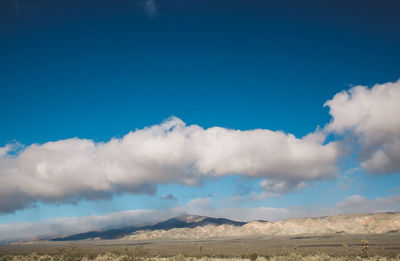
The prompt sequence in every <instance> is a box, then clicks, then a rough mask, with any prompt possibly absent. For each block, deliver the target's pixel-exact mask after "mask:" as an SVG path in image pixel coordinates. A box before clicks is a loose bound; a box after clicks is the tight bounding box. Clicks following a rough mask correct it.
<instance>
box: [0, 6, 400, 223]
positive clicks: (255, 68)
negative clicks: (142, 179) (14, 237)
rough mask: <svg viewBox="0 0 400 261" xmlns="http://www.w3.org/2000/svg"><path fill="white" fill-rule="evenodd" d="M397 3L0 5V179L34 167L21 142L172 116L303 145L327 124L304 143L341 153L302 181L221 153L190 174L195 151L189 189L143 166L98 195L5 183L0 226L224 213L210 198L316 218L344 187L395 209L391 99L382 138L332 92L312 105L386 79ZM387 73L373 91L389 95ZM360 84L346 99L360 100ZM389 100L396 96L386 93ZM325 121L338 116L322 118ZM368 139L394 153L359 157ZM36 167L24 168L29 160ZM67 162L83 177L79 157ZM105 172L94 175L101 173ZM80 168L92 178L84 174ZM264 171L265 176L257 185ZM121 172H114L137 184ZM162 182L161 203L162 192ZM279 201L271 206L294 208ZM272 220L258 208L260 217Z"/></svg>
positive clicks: (395, 68) (395, 39)
mask: <svg viewBox="0 0 400 261" xmlns="http://www.w3.org/2000/svg"><path fill="white" fill-rule="evenodd" d="M399 7H400V6H399V3H395V2H394V1H384V2H377V1H351V3H349V1H335V2H330V3H326V2H320V1H308V2H306V3H299V2H298V1H268V2H264V1H246V2H244V1H193V0H188V1H183V0H176V1H157V0H154V1H152V0H124V1H118V2H115V1H107V0H101V1H95V2H94V1H72V2H71V1H57V2H49V1H28V0H6V1H2V2H1V3H0V20H1V22H0V57H1V60H0V72H1V77H0V97H1V102H0V119H1V128H0V129H1V130H0V147H4V148H6V147H7V146H9V144H16V143H18V144H20V145H18V149H17V150H15V148H13V149H7V150H6V152H5V153H4V154H3V156H2V154H1V150H0V156H2V157H3V158H4V159H6V158H7V159H11V160H3V161H4V162H6V163H0V164H3V165H1V168H2V169H1V170H0V171H1V172H0V175H2V176H3V178H2V180H3V181H5V184H8V183H7V182H9V184H16V183H10V182H11V179H13V177H15V176H12V175H10V174H9V172H8V171H9V169H10V168H9V164H11V165H12V166H14V169H17V172H18V171H19V172H20V173H23V175H25V174H26V173H28V174H26V175H31V176H29V177H31V178H32V177H33V178H32V180H33V181H35V178H34V177H35V176H34V175H36V174H32V173H34V172H29V171H30V170H29V169H28V167H26V166H27V165H24V164H28V163H26V162H25V161H23V160H24V156H23V155H22V154H23V152H24V151H26V150H27V148H29V147H30V146H31V145H32V144H39V145H37V146H39V147H40V146H41V145H43V144H46V143H47V142H57V141H62V140H65V139H71V138H76V140H78V142H77V144H76V145H71V146H79V144H81V143H82V140H91V141H93V142H94V143H107V142H109V141H110V140H111V139H112V138H116V139H122V138H123V137H124V136H125V135H127V134H128V133H129V132H130V131H133V132H135V130H141V129H143V128H148V127H151V126H161V125H162V124H163V123H166V122H167V123H168V121H169V120H168V119H171V118H170V117H172V116H175V117H177V118H178V119H180V120H181V121H183V122H184V123H185V124H186V125H185V126H186V127H188V126H192V125H196V126H200V127H201V128H203V130H207V129H208V128H211V127H221V128H224V130H228V131H227V133H228V134H229V135H231V134H232V133H231V132H229V130H242V131H245V130H248V131H253V130H255V129H263V130H270V131H274V132H275V131H282V132H283V133H285V134H288V133H290V134H293V135H294V136H295V137H296V138H298V139H301V141H303V140H302V138H303V137H304V136H306V135H307V134H310V133H314V131H315V130H316V129H317V127H318V126H320V128H321V129H324V128H325V129H326V130H325V129H324V131H322V132H324V134H323V135H325V136H326V137H325V138H326V139H325V140H324V141H323V142H322V143H321V142H320V143H318V142H317V144H318V146H321V148H319V149H321V150H323V151H325V149H326V146H325V145H327V144H328V143H329V142H333V143H335V144H336V143H338V142H339V141H342V142H344V144H345V145H346V148H347V151H346V153H344V152H343V151H340V152H338V151H339V149H337V150H338V151H337V153H338V155H336V154H335V155H336V156H334V157H333V159H332V160H331V159H329V160H327V162H328V163H327V164H330V165H329V166H328V167H332V166H333V165H334V166H336V168H337V169H336V171H335V173H333V174H332V173H331V172H329V173H328V172H327V173H324V172H323V171H322V172H321V171H320V172H318V174H316V175H317V177H316V178H310V177H309V176H306V175H305V174H304V175H303V174H298V173H297V172H294V173H295V174H293V175H298V176H293V175H292V174H290V173H289V172H290V170H286V169H285V170H280V169H279V170H275V169H274V170H270V169H269V165H268V166H264V165H263V166H260V168H261V169H257V170H254V172H251V171H250V172H249V173H248V174H246V173H244V172H240V171H239V172H236V169H234V171H232V173H229V170H225V169H223V170H221V169H220V168H221V166H220V165H218V166H214V165H213V166H212V167H210V168H211V171H210V172H207V171H205V172H204V171H202V169H203V167H204V168H206V167H205V165H204V166H203V165H201V164H202V161H201V162H200V161H195V163H193V164H194V165H195V167H194V168H196V170H195V171H199V172H201V173H202V174H201V175H200V177H196V182H195V183H196V184H195V185H193V184H189V183H187V182H186V183H185V182H184V181H182V180H180V179H179V177H175V176H174V178H171V179H168V178H166V179H165V180H163V181H160V180H159V179H160V177H159V176H157V177H156V178H154V180H157V181H154V182H153V183H152V181H148V180H147V181H146V183H143V184H144V185H146V186H148V185H149V184H150V186H154V188H153V190H146V189H147V187H146V189H145V192H144V193H141V192H139V193H138V192H137V191H135V192H134V193H132V191H133V190H135V189H141V187H135V188H134V189H133V190H132V188H129V189H128V188H125V187H124V186H125V183H112V182H111V184H112V186H115V187H112V189H111V190H110V191H109V190H107V191H106V192H104V191H102V192H99V193H100V194H101V193H103V192H104V193H105V194H107V195H106V196H104V197H106V199H103V198H104V197H102V196H98V195H97V194H96V193H97V192H98V190H97V188H96V189H94V192H93V191H92V190H90V191H88V190H87V188H86V187H85V188H84V189H83V190H82V191H83V192H82V191H81V190H76V191H75V190H73V189H72V188H71V190H68V191H67V190H66V192H65V194H63V193H61V194H62V195H61V194H60V195H58V194H57V192H54V191H53V192H51V193H55V194H54V195H56V194H57V195H56V196H54V195H53V194H52V195H51V196H49V195H50V194H46V195H44V194H43V195H42V194H40V193H38V192H32V191H30V190H29V189H28V190H24V189H23V188H21V187H19V186H18V185H15V187H11V188H9V191H8V192H3V193H4V195H3V196H2V197H3V199H2V200H3V201H5V200H9V198H8V197H11V196H10V195H13V197H15V196H16V195H25V196H26V197H27V198H28V199H26V200H27V201H26V202H28V203H27V204H25V205H24V204H22V205H21V206H17V205H16V206H11V207H10V208H8V210H4V211H2V213H1V214H0V224H18V223H24V222H43V221H45V220H47V219H50V218H59V217H76V216H81V217H84V216H90V215H107V214H109V213H111V212H119V211H127V210H131V209H174V208H180V207H182V208H186V209H188V210H191V211H192V212H196V213H199V214H211V215H223V214H224V213H228V212H218V211H217V210H218V209H221V208H231V209H235V208H254V209H257V208H262V207H268V208H274V209H292V208H304V209H307V208H319V209H322V210H321V212H318V213H315V215H318V214H321V213H322V214H323V209H324V207H329V206H331V207H332V208H334V207H335V206H336V205H337V204H338V203H339V202H342V201H344V200H348V199H349V198H350V199H354V196H358V197H359V198H357V199H358V200H361V201H362V202H364V201H368V200H369V201H371V202H375V201H374V200H377V198H385V199H386V198H388V199H392V200H391V201H390V200H389V201H390V202H392V203H390V204H389V203H388V205H387V206H385V207H386V208H385V209H390V210H398V209H399V207H400V203H399V200H398V198H397V197H398V195H399V188H400V175H399V168H398V167H397V165H396V164H394V163H393V162H394V160H393V159H396V158H397V157H398V156H397V155H398V154H397V151H396V150H395V148H394V149H393V148H389V149H387V147H388V146H389V145H388V144H395V143H396V142H397V141H398V140H399V136H398V134H396V133H400V129H399V125H396V124H397V123H396V122H397V119H396V118H398V117H399V116H398V115H397V114H398V110H396V109H398V107H396V106H394V107H390V108H386V109H384V110H383V111H385V112H390V113H391V114H390V116H388V114H387V113H386V114H384V115H385V116H387V117H389V118H388V119H387V121H389V122H394V123H393V124H392V125H390V124H388V125H387V126H386V125H384V126H383V127H382V128H381V129H384V130H382V133H379V134H382V135H383V136H382V137H381V138H380V139H378V138H376V139H375V138H371V137H375V136H374V135H372V133H373V134H376V132H373V131H372V129H373V130H374V131H375V129H374V126H375V125H373V124H375V123H371V124H369V125H368V124H367V125H368V126H365V125H363V124H362V122H361V121H358V122H354V123H351V124H350V123H349V124H350V125H351V126H350V125H349V124H348V125H346V126H347V127H346V126H345V127H343V126H342V124H341V122H342V119H344V118H345V117H346V115H351V112H338V114H337V115H335V116H334V115H332V114H330V113H329V109H332V108H333V107H335V108H338V109H339V108H341V107H342V105H337V104H336V103H335V102H336V100H335V102H334V104H332V105H331V106H325V107H324V104H325V102H327V101H328V100H333V98H334V96H335V94H337V93H339V92H341V91H342V90H350V89H351V88H353V87H354V86H358V85H361V86H367V87H365V88H367V90H369V91H368V92H371V93H373V91H372V90H373V88H375V87H374V86H376V85H375V84H381V86H389V85H390V83H391V82H395V83H396V82H397V80H398V79H399V78H400V70H399V68H400V48H399V46H400V34H399V33H398V28H399V27H400V19H399V18H398V10H399ZM396 84H397V85H396ZM396 84H395V85H394V87H393V86H392V87H385V88H392V89H393V90H394V91H393V92H396V93H398V91H397V89H399V88H400V87H398V85H399V83H398V82H397V83H396ZM390 86H391V85H390ZM376 88H377V89H378V87H376ZM362 95H364V94H362V93H361V94H360V95H359V96H357V97H359V99H360V100H361V99H363V97H364V96H362ZM365 95H366V96H365V97H369V98H366V99H369V101H370V103H371V104H372V105H375V104H377V105H376V106H372V108H373V110H376V111H380V110H378V109H376V108H377V106H379V104H381V105H382V104H383V105H382V106H383V107H384V106H386V105H385V104H389V103H390V101H388V102H385V101H384V102H378V101H376V102H375V100H374V97H371V95H369V94H368V93H367V94H365ZM365 97H364V98H365ZM387 97H388V99H389V100H390V99H391V101H393V99H395V98H393V97H394V96H393V93H389V94H387ZM353 98H354V100H356V99H358V98H356V95H354V96H353ZM349 104H350V103H349ZM353 105H354V104H353ZM353 105H349V107H345V106H344V107H345V108H348V109H349V110H354V111H357V109H356V108H355V107H356V106H357V104H355V105H354V106H353ZM373 112H374V111H373ZM373 112H372V113H373ZM377 113H378V112H377ZM396 113H397V114H396ZM374 115H375V116H376V117H377V118H379V115H378V114H374ZM367 116H368V115H367ZM375 116H374V117H375ZM172 119H175V118H172ZM333 120H337V124H331V125H329V123H330V122H331V121H333ZM360 122H361V123H360ZM174 126H180V125H179V123H177V125H174ZM360 126H361V127H360ZM371 126H372V127H371ZM379 126H381V125H379ZM385 128H386V129H385ZM360 129H361V130H360ZM317 132H318V131H317ZM200 133H203V131H201V130H200ZM204 133H205V134H204V135H208V134H207V133H208V132H207V131H205V132H204ZM349 133H350V134H349ZM228 134H227V135H228ZM242 134H243V133H242ZM242 134H240V135H242ZM201 135H202V134H201ZM221 135H224V134H221ZM232 135H233V134H232ZM240 135H239V136H240ZM243 135H247V134H243ZM240 137H242V136H240ZM240 137H237V139H241V138H240ZM246 137H247V136H246ZM285 137H286V136H285ZM354 137H356V138H354ZM357 137H358V138H357ZM244 139H247V138H244ZM354 140H356V141H354ZM371 140H372V141H371ZM370 143H374V144H375V145H374V146H373V147H371V146H372V145H370ZM172 144H173V143H172ZM22 145H23V146H22ZM220 145H221V144H219V145H218V144H217V145H216V147H218V146H220ZM266 145H267V146H268V144H266ZM314 145H315V144H314ZM221 146H222V148H224V147H223V145H221ZM237 146H239V148H242V147H241V146H247V145H243V144H242V143H239V145H237ZM315 146H317V145H315ZM385 146H386V147H385ZM196 148H197V147H196ZM218 148H219V147H218ZM246 148H247V147H246ZM39 150H40V149H39ZM60 150H64V148H60ZM171 150H173V149H171ZM371 150H372V151H379V150H382V151H383V153H386V154H385V155H389V156H388V157H389V158H390V159H392V161H391V162H389V163H387V164H386V165H385V166H383V167H382V165H379V164H381V163H379V164H378V165H376V164H375V163H376V162H375V163H373V165H371V164H372V163H371V164H370V165H368V164H369V163H368V160H369V159H371V158H372V157H373V156H371V155H370V154H369V153H370V151H371ZM28 151H29V150H28ZM196 151H197V149H196ZM38 153H41V152H40V151H39V152H38ZM118 153H121V151H119V152H118ZM135 153H137V152H135ZM220 153H221V152H220ZM302 153H304V154H307V153H308V151H302ZM327 153H328V152H327ZM329 153H331V152H329ZM332 153H334V152H332ZM335 153H336V148H335ZM390 153H391V154H390ZM317 154H319V153H317ZM339 154H340V155H339ZM68 155H69V154H68ZM107 155H108V154H107ZM110 155H111V154H110ZM122 155H124V154H122ZM135 155H136V154H135ZM196 155H197V154H196ZM259 155H260V153H258V154H257V157H258V156H259ZM307 155H308V154H307ZM327 155H328V154H327ZM329 155H331V154H329ZM261 156H262V151H261ZM32 157H33V156H32ZM282 157H284V156H282ZM46 159H47V158H46V156H44V158H42V160H44V161H45V160H46ZM240 159H241V158H240V157H239V158H237V159H236V160H237V161H235V162H238V161H240ZM250 159H251V158H250ZM57 160H61V161H62V160H63V158H61V159H57ZM224 160H226V159H224ZM296 160H297V159H296ZM296 160H295V161H296ZM3 161H1V162H3ZM14 161H15V162H17V161H18V163H13V162H14ZM9 162H11V163H9ZM24 162H25V163H24ZM57 162H59V161H57ZM199 162H200V163H199ZM235 162H233V164H232V165H235ZM332 162H334V163H335V164H333V165H332ZM39 163H40V162H34V163H32V164H39ZM320 163H321V161H319V163H318V162H317V163H316V162H314V163H313V164H320ZM364 163H365V164H364ZM7 164H8V165H7ZM13 164H15V165H13ZM174 164H175V162H174ZM196 164H197V165H196ZM321 164H322V163H321ZM363 164H364V165H363ZM374 164H375V165H374ZM382 164H383V163H382ZM24 166H25V167H26V168H25V167H24ZM29 166H30V165H29ZM35 166H36V167H35V168H33V169H36V170H37V169H38V166H39V165H35ZM174 166H175V165H174ZM191 166H192V165H191ZM207 166H209V165H207ZM313 166H314V165H313ZM376 166H379V167H380V169H381V170H384V171H379V170H377V167H376ZM114 167H115V166H114ZM117 167H118V166H117ZM223 167H224V166H222V168H223ZM197 168H198V169H197ZM232 168H233V167H232ZM255 168H257V167H255ZM274 168H275V167H274ZM305 168H306V167H305ZM321 168H322V167H321ZM79 169H80V170H82V175H85V167H84V166H81V167H79ZM237 169H238V170H241V168H237ZM24 171H25V172H26V173H25V172H24ZM157 171H158V170H157ZM19 172H18V173H19ZM39 172H40V171H39V170H38V173H39ZM128 172H129V171H128ZM245 172H246V171H245ZM305 172H307V170H305ZM382 172H383V173H382ZM29 173H30V174H29ZM35 173H36V172H35ZM146 173H147V172H146ZM149 173H150V172H149ZM157 173H158V172H157ZM210 173H211V174H210ZM287 173H289V174H287ZM39 174H40V173H39ZM32 175H33V176H32ZM46 175H49V177H47V178H49V179H48V180H47V179H46V181H45V182H44V181H43V182H44V183H43V184H47V185H48V184H52V183H51V182H52V180H53V177H54V176H52V175H56V174H54V173H52V172H51V171H50V172H46ZM91 175H92V174H91ZM107 175H109V174H107ZM126 175H135V173H127V174H126ZM146 175H150V174H146ZM157 175H164V174H163V172H162V171H161V172H159V173H158V174H157ZM168 175H169V174H168ZM171 175H175V174H171ZM177 175H178V174H177ZM184 175H186V174H184ZM279 175H280V176H279ZM107 177H108V179H107V181H109V180H112V179H113V178H110V177H109V176H107ZM93 179H94V180H96V182H97V176H96V175H95V174H93ZM150 180H153V179H150ZM268 180H270V181H271V180H272V182H275V181H276V182H284V183H282V184H283V185H282V186H283V187H281V190H280V191H279V192H278V191H275V189H277V187H279V184H277V183H273V184H270V183H268V182H269V181H268ZM263 181H265V182H267V184H264V183H263V184H264V185H265V186H264V187H263V186H262V185H260V184H261V183H262V182H263ZM13 182H14V181H13ZM40 182H42V181H40ZM40 182H39V181H38V184H39V183H40ZM47 182H50V183H47ZM99 182H100V181H99ZM132 182H133V181H132ZM135 182H136V181H135ZM135 182H133V183H129V182H128V183H129V184H130V185H132V186H139V185H138V183H135ZM149 182H150V183H149ZM40 184H41V185H43V184H42V183H40ZM140 184H141V185H140V186H142V185H143V184H142V183H140ZM268 184H269V185H268ZM47 185H46V186H47ZM144 185H143V186H144ZM38 186H39V185H38ZM271 186H273V187H271ZM263 188H264V189H263ZM268 190H269V191H268ZM19 191H21V193H19ZM271 191H272V192H271ZM92 192H93V193H94V194H96V195H94V194H93V195H92V194H91V193H92ZM49 193H50V192H49ZM74 193H75V194H74ZM80 193H83V194H80ZM85 193H86V194H85ZM88 193H89V194H90V195H89V194H88ZM169 194H171V195H172V196H173V199H169V200H168V199H163V197H166V196H167V195H169ZM88 195H89V196H88ZM21 197H24V196H21ZM351 197H353V198H351ZM21 200H22V201H23V202H25V201H24V200H25V198H24V199H21ZM361 201H359V203H360V202H361ZM26 202H25V203H26ZM71 202H72V203H71ZM346 202H347V201H346ZM3 203H4V202H3ZM7 204H8V203H7ZM7 204H6V203H4V204H3V205H4V206H5V205H7ZM196 204H197V205H196ZM372 205H373V206H375V205H374V204H372ZM7 206H8V205H7ZM4 209H6V208H5V207H4ZM353 209H355V211H359V212H363V211H375V210H376V211H379V210H381V209H376V208H373V207H371V208H369V209H367V210H365V209H359V210H358V209H357V208H353ZM336 212H337V213H341V212H346V211H344V210H337V211H336ZM336 212H335V211H333V210H332V213H336ZM229 213H231V212H229ZM293 213H294V214H290V215H287V216H279V218H280V217H281V218H288V217H291V216H296V215H297V216H298V215H304V213H306V212H293ZM329 213H330V212H329ZM229 215H230V214H229ZM229 215H228V214H227V216H229ZM229 217H231V218H237V219H250V218H254V217H255V216H249V217H243V216H240V215H237V216H235V215H230V216H229ZM274 217H275V216H272V215H269V212H268V213H266V214H265V215H262V216H260V217H259V219H273V218H274Z"/></svg>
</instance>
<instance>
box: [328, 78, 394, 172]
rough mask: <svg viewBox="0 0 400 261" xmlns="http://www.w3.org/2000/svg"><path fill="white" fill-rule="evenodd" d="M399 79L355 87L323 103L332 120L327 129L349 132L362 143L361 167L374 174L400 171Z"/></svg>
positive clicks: (343, 132) (340, 132) (343, 133)
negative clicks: (369, 86) (368, 86)
mask: <svg viewBox="0 0 400 261" xmlns="http://www.w3.org/2000/svg"><path fill="white" fill-rule="evenodd" d="M399 101H400V80H399V81H397V82H388V83H384V84H376V85H375V86H373V87H372V88H367V87H365V86H356V87H353V88H351V89H350V90H349V91H342V92H340V93H338V94H336V95H335V96H334V97H333V99H332V100H329V101H327V102H326V103H325V106H329V108H330V114H331V115H332V117H333V120H332V122H331V123H330V124H329V125H328V126H327V128H326V130H328V131H332V132H336V133H338V134H341V135H347V134H352V135H355V137H357V139H358V142H359V143H360V145H361V151H360V154H359V158H360V160H361V166H362V167H363V168H364V169H366V170H368V171H370V172H374V173H394V172H398V171H400V102H399Z"/></svg>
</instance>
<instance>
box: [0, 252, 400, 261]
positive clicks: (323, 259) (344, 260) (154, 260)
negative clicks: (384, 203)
mask: <svg viewBox="0 0 400 261" xmlns="http://www.w3.org/2000/svg"><path fill="white" fill-rule="evenodd" d="M0 260H1V261H3V260H4V261H6V260H13V261H19V260H21V261H22V260H24V261H25V260H26V261H28V260H35V261H36V260H37V261H53V260H54V261H56V260H57V261H61V260H68V261H69V260H81V261H89V260H96V261H106V260H107V261H108V260H110V261H112V260H118V261H128V260H134V261H195V260H196V261H249V260H250V261H328V260H332V261H363V260H369V261H392V260H393V261H395V260H396V261H398V260H400V259H399V257H398V256H397V257H394V258H387V257H381V256H375V257H370V258H362V257H359V256H344V257H331V256H329V255H326V254H318V255H310V256H301V255H299V254H288V255H284V256H272V257H259V256H257V255H250V256H249V257H248V258H244V257H241V258H216V257H200V258H199V257H184V256H182V255H179V256H174V257H168V258H166V257H137V256H132V255H130V254H129V253H127V254H124V253H118V252H107V253H104V254H100V255H98V256H89V255H86V256H83V257H81V256H74V255H71V254H66V255H65V254H57V255H52V256H51V255H37V254H35V253H33V254H31V255H25V256H22V255H5V256H2V257H0Z"/></svg>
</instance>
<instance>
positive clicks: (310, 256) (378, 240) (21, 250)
mask: <svg viewBox="0 0 400 261" xmlns="http://www.w3.org/2000/svg"><path fill="white" fill-rule="evenodd" d="M399 254H400V233H389V234H376V235H320V236H309V235H303V236H292V237H287V236H286V237H248V238H211V239H190V240H189V239H184V240H183V239H182V240H177V239H174V240H173V239H157V240H154V239H153V240H141V241H140V240H122V239H119V240H82V241H70V242H54V241H35V242H29V243H21V244H13V245H4V246H0V257H1V258H2V259H0V260H136V261H194V260H203V261H219V260H223V261H228V260H237V261H238V260H239V261H240V260H246V259H247V260H249V258H250V257H251V259H252V261H254V258H255V257H258V259H257V261H263V260H266V258H268V259H269V260H274V261H285V260H294V261H296V260H328V259H331V260H360V257H362V258H368V257H369V258H373V259H374V260H381V261H382V260H386V259H397V260H398V255H399ZM219 258H224V259H219ZM225 258H226V259H225ZM232 258H233V259H232ZM263 258H264V259H263Z"/></svg>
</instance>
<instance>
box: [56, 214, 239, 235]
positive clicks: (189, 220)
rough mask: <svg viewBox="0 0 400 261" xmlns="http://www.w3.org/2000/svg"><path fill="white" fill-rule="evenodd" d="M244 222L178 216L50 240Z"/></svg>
mask: <svg viewBox="0 0 400 261" xmlns="http://www.w3.org/2000/svg"><path fill="white" fill-rule="evenodd" d="M245 224H246V222H239V221H234V220H230V219H226V218H211V217H204V216H180V217H175V218H171V219H168V220H166V221H163V222H160V223H157V224H154V225H147V226H141V227H135V226H129V227H123V228H118V229H110V230H105V231H90V232H85V233H79V234H75V235H70V236H66V237H59V238H54V239H51V240H52V241H75V240H84V239H91V238H100V239H116V238H122V237H124V236H126V235H129V234H131V233H133V232H136V231H139V230H150V231H154V230H170V229H173V228H196V227H202V226H206V225H215V226H219V225H233V226H243V225H245Z"/></svg>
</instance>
